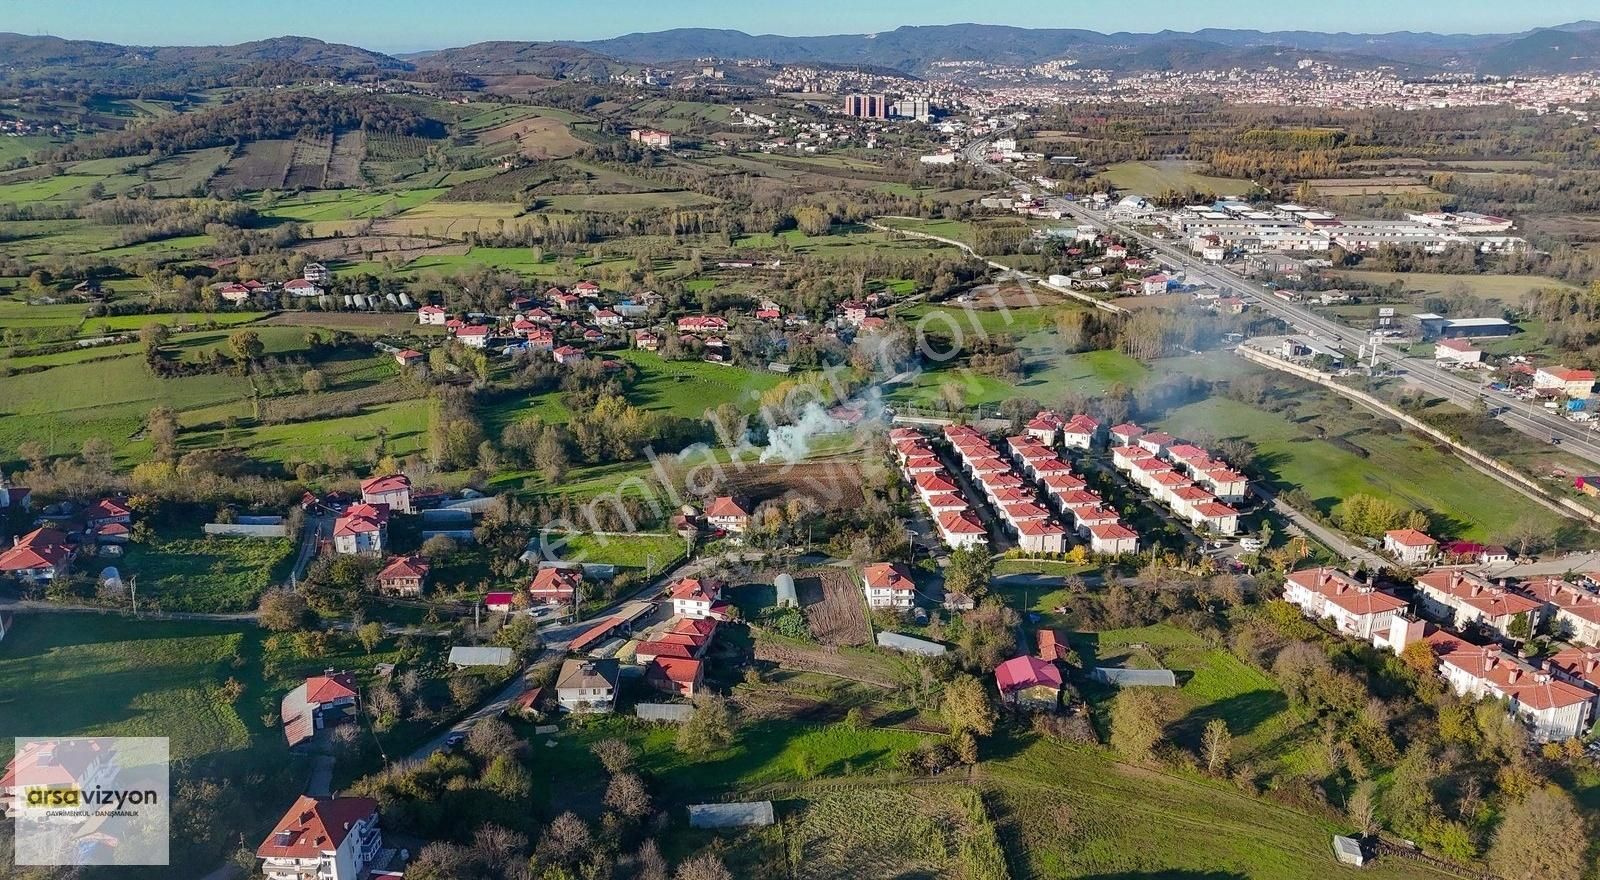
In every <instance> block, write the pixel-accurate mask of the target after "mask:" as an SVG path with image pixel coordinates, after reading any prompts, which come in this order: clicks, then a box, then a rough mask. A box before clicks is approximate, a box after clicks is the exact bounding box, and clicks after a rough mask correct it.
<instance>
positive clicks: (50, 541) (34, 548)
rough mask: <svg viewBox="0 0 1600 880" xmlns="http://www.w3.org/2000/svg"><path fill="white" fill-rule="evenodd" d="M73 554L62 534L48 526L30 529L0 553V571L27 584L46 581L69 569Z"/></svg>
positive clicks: (65, 572) (61, 574)
mask: <svg viewBox="0 0 1600 880" xmlns="http://www.w3.org/2000/svg"><path fill="white" fill-rule="evenodd" d="M73 555H74V550H73V547H72V545H70V544H68V543H67V536H66V534H64V533H63V532H60V531H57V530H56V529H50V528H39V529H34V530H33V531H31V532H29V533H27V534H26V535H22V536H21V537H18V538H17V539H16V540H15V541H14V542H13V543H12V545H11V546H10V547H8V548H6V550H5V551H4V552H0V574H8V575H11V576H12V577H14V578H17V579H18V580H21V581H26V582H28V583H31V584H44V583H49V582H50V581H52V580H54V579H55V578H57V577H65V576H66V575H67V574H68V572H70V571H71V569H72V557H73Z"/></svg>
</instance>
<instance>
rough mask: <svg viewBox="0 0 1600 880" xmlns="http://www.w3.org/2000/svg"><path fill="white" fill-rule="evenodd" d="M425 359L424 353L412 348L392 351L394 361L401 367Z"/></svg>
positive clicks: (411, 365) (416, 363)
mask: <svg viewBox="0 0 1600 880" xmlns="http://www.w3.org/2000/svg"><path fill="white" fill-rule="evenodd" d="M427 359H428V358H427V356H426V355H424V354H423V353H422V352H420V351H417V350H416V349H414V348H407V349H404V350H402V351H397V352H395V353H394V362H395V363H397V364H399V365H400V366H402V367H414V366H416V365H418V364H420V363H422V362H423V361H425V360H427Z"/></svg>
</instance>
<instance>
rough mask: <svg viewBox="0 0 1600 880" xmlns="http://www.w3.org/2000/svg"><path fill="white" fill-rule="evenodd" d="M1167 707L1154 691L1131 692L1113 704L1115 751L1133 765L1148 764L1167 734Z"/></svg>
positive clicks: (1112, 724) (1112, 720) (1112, 719)
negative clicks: (1158, 744)
mask: <svg viewBox="0 0 1600 880" xmlns="http://www.w3.org/2000/svg"><path fill="white" fill-rule="evenodd" d="M1168 714H1169V713H1168V710H1167V703H1166V701H1165V700H1164V699H1162V697H1161V695H1160V694H1159V693H1157V692H1156V691H1155V690H1154V689H1152V688H1128V689H1126V690H1124V691H1122V692H1121V693H1119V694H1117V697H1116V699H1114V700H1112V701H1111V747H1112V748H1114V749H1116V750H1117V752H1118V754H1120V755H1122V757H1124V758H1126V759H1127V760H1129V761H1148V760H1150V758H1151V757H1153V756H1154V754H1155V748H1156V744H1157V743H1159V742H1161V738H1162V737H1163V736H1164V735H1165V734H1166V728H1167V721H1168Z"/></svg>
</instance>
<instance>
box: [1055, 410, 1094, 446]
mask: <svg viewBox="0 0 1600 880" xmlns="http://www.w3.org/2000/svg"><path fill="white" fill-rule="evenodd" d="M1099 436H1100V423H1099V422H1097V421H1095V420H1094V419H1093V418H1092V417H1090V416H1087V415H1084V414H1083V413H1079V414H1077V415H1075V416H1073V417H1072V418H1071V419H1068V420H1067V423H1066V424H1065V425H1063V426H1062V428H1061V445H1063V446H1065V447H1067V448H1068V449H1090V448H1093V446H1094V444H1095V440H1096V438H1098V437H1099Z"/></svg>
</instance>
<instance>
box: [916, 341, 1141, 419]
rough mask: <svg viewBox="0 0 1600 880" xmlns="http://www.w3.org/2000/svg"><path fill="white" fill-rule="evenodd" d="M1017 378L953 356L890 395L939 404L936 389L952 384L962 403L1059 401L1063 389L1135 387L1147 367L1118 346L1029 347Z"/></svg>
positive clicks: (919, 403) (927, 404)
mask: <svg viewBox="0 0 1600 880" xmlns="http://www.w3.org/2000/svg"><path fill="white" fill-rule="evenodd" d="M1024 371H1025V372H1024V376H1023V379H1022V380H1021V381H1020V382H1017V381H1012V380H1009V379H1002V378H997V377H994V376H987V375H983V374H981V373H978V372H976V371H973V370H971V369H970V368H968V367H967V366H966V364H965V362H963V361H960V360H956V361H951V362H949V363H947V364H936V365H933V366H931V367H928V368H926V369H924V370H923V371H922V372H921V373H918V374H917V375H916V377H915V378H914V379H912V380H911V382H909V383H908V384H905V385H900V386H897V387H896V388H895V389H894V390H893V391H891V392H890V393H889V399H890V400H893V401H900V402H902V403H907V404H910V405H912V406H917V407H924V408H928V407H937V406H938V405H939V403H940V400H941V397H940V394H941V392H940V388H941V387H942V386H944V385H947V384H954V385H955V386H956V387H957V388H959V389H960V390H961V395H962V397H961V399H962V401H963V403H964V404H965V405H966V406H991V405H994V404H998V403H999V402H1001V401H1003V400H1006V399H1007V398H1011V397H1032V398H1035V399H1037V400H1039V401H1041V402H1042V403H1045V404H1047V405H1048V404H1051V403H1052V402H1053V401H1058V400H1059V399H1060V398H1061V396H1062V395H1063V394H1064V393H1066V392H1067V391H1073V392H1076V393H1079V394H1103V393H1104V392H1105V391H1106V390H1107V389H1109V388H1110V387H1111V386H1112V385H1117V384H1121V385H1127V386H1129V387H1137V386H1138V385H1140V384H1142V383H1143V381H1144V379H1145V378H1146V377H1148V376H1149V375H1150V369H1149V368H1148V367H1146V366H1144V365H1143V364H1141V363H1139V362H1138V361H1136V360H1134V359H1132V358H1130V357H1128V356H1127V355H1124V354H1122V353H1121V352H1116V351H1087V352H1080V353H1076V354H1053V353H1050V352H1047V351H1046V352H1036V351H1029V352H1028V359H1027V361H1026V362H1025V366H1024Z"/></svg>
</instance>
